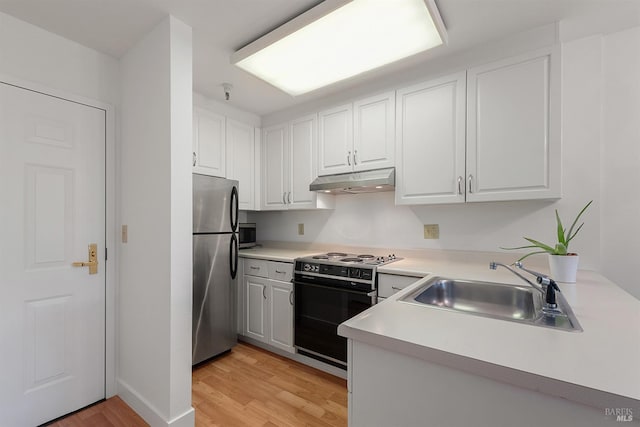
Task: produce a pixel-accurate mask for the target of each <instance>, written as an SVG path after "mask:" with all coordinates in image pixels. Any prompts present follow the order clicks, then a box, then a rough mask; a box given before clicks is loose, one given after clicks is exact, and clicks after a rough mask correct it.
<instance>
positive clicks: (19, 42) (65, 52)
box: [0, 12, 120, 105]
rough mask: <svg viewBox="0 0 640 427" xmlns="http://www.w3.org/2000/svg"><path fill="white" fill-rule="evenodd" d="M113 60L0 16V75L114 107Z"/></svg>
mask: <svg viewBox="0 0 640 427" xmlns="http://www.w3.org/2000/svg"><path fill="white" fill-rule="evenodd" d="M118 67H119V63H118V61H117V60H116V59H114V58H112V57H110V56H107V55H104V54H102V53H100V52H97V51H95V50H93V49H89V48H87V47H85V46H82V45H80V44H78V43H76V42H72V41H70V40H68V39H65V38H63V37H60V36H58V35H55V34H53V33H50V32H48V31H45V30H43V29H41V28H38V27H36V26H34V25H31V24H28V23H26V22H24V21H21V20H19V19H16V18H14V17H12V16H10V15H7V14H4V13H1V12H0V74H6V75H9V76H13V77H16V78H20V79H22V80H27V81H30V82H34V83H38V84H41V85H44V86H46V87H49V88H52V89H57V90H61V91H65V92H68V93H71V94H76V95H80V96H83V97H86V98H91V99H95V100H99V101H102V102H106V103H109V104H112V105H117V104H118V97H119V95H120V91H119V90H118V88H119V83H118V78H119V75H118V73H119V71H118Z"/></svg>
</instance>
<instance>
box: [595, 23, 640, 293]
mask: <svg viewBox="0 0 640 427" xmlns="http://www.w3.org/2000/svg"><path fill="white" fill-rule="evenodd" d="M603 52H604V55H603V80H604V85H603V86H604V103H603V111H604V129H603V138H602V140H603V144H602V164H603V166H602V168H603V179H602V264H603V273H604V274H605V275H606V276H607V277H609V278H611V280H613V281H614V282H616V283H618V284H620V285H621V286H622V287H624V288H626V289H627V290H628V291H629V292H631V293H632V294H633V295H635V296H636V297H637V298H639V299H640V281H639V280H638V272H637V265H636V263H637V262H638V255H640V198H639V196H640V27H636V28H633V29H630V30H627V31H622V32H619V33H615V34H611V35H608V36H606V37H605V38H604V40H603Z"/></svg>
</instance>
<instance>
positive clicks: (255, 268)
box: [249, 265, 260, 270]
mask: <svg viewBox="0 0 640 427" xmlns="http://www.w3.org/2000/svg"><path fill="white" fill-rule="evenodd" d="M249 268H251V269H252V270H260V267H256V266H255V265H252V266H251V267H249Z"/></svg>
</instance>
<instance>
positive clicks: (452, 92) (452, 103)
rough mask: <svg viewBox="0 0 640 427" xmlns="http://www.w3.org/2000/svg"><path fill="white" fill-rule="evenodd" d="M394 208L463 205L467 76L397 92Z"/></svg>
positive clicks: (419, 85) (455, 75) (450, 77)
mask: <svg viewBox="0 0 640 427" xmlns="http://www.w3.org/2000/svg"><path fill="white" fill-rule="evenodd" d="M396 102H397V118H396V124H397V130H396V133H397V137H396V204H399V205H418V204H430V203H463V202H464V194H465V193H464V191H465V189H464V174H465V73H464V72H462V73H457V74H454V75H451V76H447V77H443V78H440V79H437V80H431V81H429V82H425V83H421V84H418V85H415V86H411V87H408V88H405V89H401V90H399V91H398V93H397V98H396Z"/></svg>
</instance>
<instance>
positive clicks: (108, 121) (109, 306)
mask: <svg viewBox="0 0 640 427" xmlns="http://www.w3.org/2000/svg"><path fill="white" fill-rule="evenodd" d="M0 82H2V83H6V84H9V85H13V86H16V87H20V88H23V89H27V90H31V91H35V92H39V93H42V94H45V95H50V96H55V97H57V98H61V99H65V100H68V101H72V102H76V103H79V104H84V105H87V106H89V107H93V108H97V109H100V110H103V111H104V112H105V114H106V116H105V133H106V135H105V144H106V146H105V174H106V176H105V196H106V204H105V226H106V229H105V245H106V247H107V248H108V250H109V253H108V261H109V262H105V266H106V271H105V397H106V398H109V397H111V396H114V395H115V394H116V391H117V388H116V371H117V367H116V351H115V350H116V348H115V346H116V316H115V314H116V306H115V304H116V284H117V279H116V272H117V271H118V270H117V268H116V267H117V265H116V263H117V259H118V256H117V245H116V242H117V240H116V234H115V227H116V202H115V201H116V194H117V192H116V185H115V184H116V164H115V160H116V156H115V153H116V150H115V146H116V137H115V135H116V124H115V123H116V121H115V107H114V106H113V105H111V104H108V103H105V102H101V101H98V100H95V99H91V98H86V97H83V96H79V95H76V94H73V93H69V92H66V91H62V90H58V89H53V88H51V87H48V86H45V85H42V84H40V83H35V82H32V81H28V80H23V79H20V78H17V77H14V76H9V75H6V74H2V73H0Z"/></svg>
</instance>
